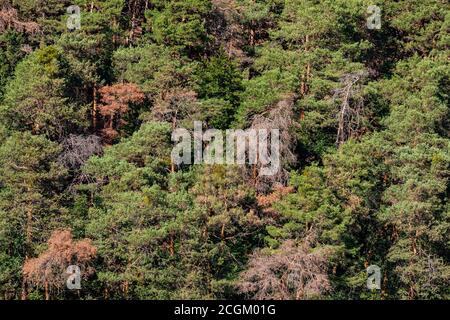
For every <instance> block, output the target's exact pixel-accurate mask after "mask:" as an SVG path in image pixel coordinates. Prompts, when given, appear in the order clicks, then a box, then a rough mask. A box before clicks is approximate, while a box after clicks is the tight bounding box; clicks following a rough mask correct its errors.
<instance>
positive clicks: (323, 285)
mask: <svg viewBox="0 0 450 320" xmlns="http://www.w3.org/2000/svg"><path fill="white" fill-rule="evenodd" d="M311 240H312V238H311V237H306V238H305V239H304V241H303V242H302V243H300V244H299V245H297V244H296V243H295V242H294V241H293V240H288V241H286V242H284V243H283V244H282V246H281V247H280V248H279V249H278V250H277V251H276V252H275V253H272V254H265V253H263V252H261V251H259V252H256V253H254V254H253V256H252V257H251V258H250V261H249V267H248V269H247V270H246V271H244V272H243V273H242V280H241V282H239V283H238V285H237V287H238V290H239V292H241V293H244V294H246V295H248V296H249V297H251V298H252V299H256V300H270V299H275V300H300V299H311V298H320V297H321V296H322V295H323V294H324V293H326V292H327V291H329V290H330V288H331V286H330V281H329V279H328V274H327V271H328V265H327V260H328V252H327V250H325V249H313V248H312V241H311Z"/></svg>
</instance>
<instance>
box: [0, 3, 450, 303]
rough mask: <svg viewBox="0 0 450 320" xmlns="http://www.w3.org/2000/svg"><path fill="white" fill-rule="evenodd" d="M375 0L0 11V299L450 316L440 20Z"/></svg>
mask: <svg viewBox="0 0 450 320" xmlns="http://www.w3.org/2000/svg"><path fill="white" fill-rule="evenodd" d="M373 2H374V3H372V1H368V0H323V1H316V0H72V1H70V0H64V1H61V0H51V1H38V0H0V299H240V298H247V299H279V298H281V299H449V298H450V202H449V197H450V121H449V119H450V118H449V116H450V103H449V102H450V97H449V92H450V68H449V67H450V60H449V56H450V47H449V45H450V37H449V31H450V5H449V4H448V1H446V0H398V1H392V0H377V1H373ZM372 4H376V5H377V6H379V7H380V8H381V28H380V29H376V28H375V29H370V28H368V27H367V19H368V18H369V17H368V16H369V15H370V14H369V13H368V12H367V8H368V6H369V5H372ZM70 5H77V6H79V7H80V9H81V28H80V29H75V30H69V29H68V28H67V25H66V23H67V20H68V19H71V18H70V17H69V13H68V12H67V7H69V6H70ZM195 120H198V121H203V123H204V125H205V126H207V127H208V128H215V129H219V130H226V129H245V128H250V127H252V128H261V127H262V126H264V127H267V126H272V127H274V128H279V129H280V130H281V131H282V134H281V139H282V141H281V143H282V150H281V155H282V159H281V160H282V170H281V172H280V173H279V174H277V175H275V176H273V177H263V176H261V175H259V174H258V170H259V168H258V167H256V166H235V165H200V164H196V165H183V166H177V165H175V164H174V163H172V161H171V151H172V148H173V142H172V141H171V134H172V131H173V130H174V129H176V128H187V129H189V130H191V129H193V121H195ZM204 129H206V128H204ZM69 265H79V266H80V267H81V269H82V272H83V275H82V288H81V289H80V290H75V291H73V290H69V289H67V288H66V286H65V278H64V277H62V275H63V274H65V272H66V268H67V267H68V266H69ZM369 265H377V266H379V267H380V269H381V275H382V279H381V290H369V289H368V288H367V286H366V280H367V274H366V268H367V267H368V266H369Z"/></svg>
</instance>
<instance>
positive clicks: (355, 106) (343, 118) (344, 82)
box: [334, 71, 367, 146]
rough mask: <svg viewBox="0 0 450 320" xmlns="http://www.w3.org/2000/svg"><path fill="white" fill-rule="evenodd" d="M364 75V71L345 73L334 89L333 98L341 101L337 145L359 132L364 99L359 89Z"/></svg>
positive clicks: (365, 75)
mask: <svg viewBox="0 0 450 320" xmlns="http://www.w3.org/2000/svg"><path fill="white" fill-rule="evenodd" d="M366 77H367V73H366V72H365V71H359V72H355V73H348V74H345V75H344V76H343V77H342V78H341V88H339V89H336V90H334V99H336V100H339V101H340V102H341V105H340V110H339V113H338V132H337V137H336V145H337V146H340V145H341V144H343V143H344V142H345V141H347V140H348V139H350V138H352V137H354V136H356V135H358V134H359V132H360V129H361V126H362V118H363V116H364V99H363V97H362V95H361V90H362V82H363V81H364V79H365V78H366Z"/></svg>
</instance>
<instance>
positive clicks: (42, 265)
mask: <svg viewBox="0 0 450 320" xmlns="http://www.w3.org/2000/svg"><path fill="white" fill-rule="evenodd" d="M96 254H97V249H96V248H95V247H94V246H93V245H92V243H91V240H89V239H83V240H79V241H74V240H73V237H72V231H70V230H57V231H54V232H53V233H52V235H51V236H50V239H49V240H48V249H47V250H46V251H44V252H43V253H42V254H41V255H40V256H39V257H37V258H34V259H28V260H26V261H25V264H24V266H23V268H22V272H23V277H24V280H25V282H26V283H27V284H28V285H29V286H37V287H43V288H44V293H45V298H46V300H48V299H50V294H51V291H52V290H61V289H62V288H63V287H64V286H65V285H66V280H67V274H66V270H67V267H69V266H70V265H77V266H78V267H80V269H81V272H82V273H81V274H82V277H83V278H86V277H88V276H89V275H91V274H92V273H93V272H94V269H93V267H92V266H91V262H92V260H93V259H94V258H95V256H96Z"/></svg>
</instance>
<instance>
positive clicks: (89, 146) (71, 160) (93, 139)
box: [58, 134, 103, 169]
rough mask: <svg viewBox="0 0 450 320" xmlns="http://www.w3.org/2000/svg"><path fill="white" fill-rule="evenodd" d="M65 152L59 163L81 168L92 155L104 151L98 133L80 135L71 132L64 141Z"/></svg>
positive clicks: (68, 166)
mask: <svg viewBox="0 0 450 320" xmlns="http://www.w3.org/2000/svg"><path fill="white" fill-rule="evenodd" d="M62 147H63V152H62V153H61V155H60V156H59V158H58V161H59V163H61V164H62V165H63V166H65V167H67V168H70V169H78V168H80V167H81V166H82V165H83V164H84V163H85V162H86V161H87V160H88V159H89V158H90V157H91V156H93V155H100V154H102V152H103V147H102V143H101V138H100V137H98V136H96V135H89V136H79V135H74V134H71V135H70V136H69V137H68V138H66V139H65V140H64V141H63V142H62Z"/></svg>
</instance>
